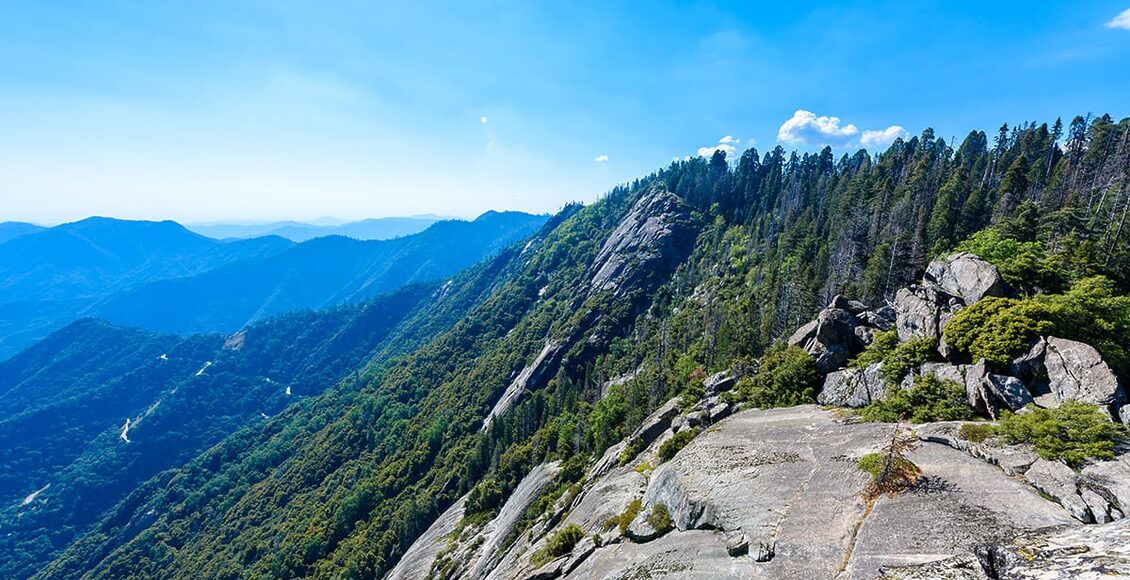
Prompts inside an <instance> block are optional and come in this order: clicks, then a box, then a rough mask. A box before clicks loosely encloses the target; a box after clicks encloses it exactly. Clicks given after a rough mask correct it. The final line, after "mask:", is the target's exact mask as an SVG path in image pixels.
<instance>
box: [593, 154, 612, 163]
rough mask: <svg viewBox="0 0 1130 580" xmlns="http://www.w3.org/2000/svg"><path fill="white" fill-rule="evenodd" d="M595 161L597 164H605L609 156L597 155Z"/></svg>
mask: <svg viewBox="0 0 1130 580" xmlns="http://www.w3.org/2000/svg"><path fill="white" fill-rule="evenodd" d="M593 161H595V162H597V163H604V162H605V161H608V156H607V155H597V156H596V159H593Z"/></svg>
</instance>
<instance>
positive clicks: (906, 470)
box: [858, 453, 922, 496]
mask: <svg viewBox="0 0 1130 580" xmlns="http://www.w3.org/2000/svg"><path fill="white" fill-rule="evenodd" d="M888 457H889V459H888ZM888 460H889V461H890V462H891V467H890V469H889V470H887V471H886V472H885V473H884V468H885V467H886V465H887V461H888ZM858 466H859V470H860V471H863V472H865V473H868V474H870V475H871V485H870V486H869V490H868V495H871V496H877V495H879V494H881V493H897V492H899V491H903V490H905V489H907V488H908V487H910V486H911V485H913V484H914V482H915V481H917V479H918V476H919V475H920V474H921V473H922V470H921V469H919V467H918V466H917V465H915V464H914V462H913V461H911V460H909V459H907V458H905V457H903V456H901V455H890V456H889V454H888V453H868V454H867V455H864V456H863V457H860V458H859V463H858Z"/></svg>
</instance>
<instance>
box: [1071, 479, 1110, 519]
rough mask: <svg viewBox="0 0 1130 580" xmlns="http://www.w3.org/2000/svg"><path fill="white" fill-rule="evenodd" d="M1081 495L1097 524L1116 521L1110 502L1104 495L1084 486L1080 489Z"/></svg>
mask: <svg viewBox="0 0 1130 580" xmlns="http://www.w3.org/2000/svg"><path fill="white" fill-rule="evenodd" d="M1079 497H1080V498H1082V499H1083V503H1085V504H1087V509H1089V510H1090V511H1091V516H1092V517H1094V518H1095V523H1096V524H1107V523H1110V522H1112V521H1114V519H1113V518H1111V517H1110V503H1108V502H1107V501H1106V499H1104V498H1103V496H1101V495H1099V494H1097V493H1095V492H1094V491H1093V490H1091V489H1087V488H1085V487H1084V488H1081V489H1080V490H1079Z"/></svg>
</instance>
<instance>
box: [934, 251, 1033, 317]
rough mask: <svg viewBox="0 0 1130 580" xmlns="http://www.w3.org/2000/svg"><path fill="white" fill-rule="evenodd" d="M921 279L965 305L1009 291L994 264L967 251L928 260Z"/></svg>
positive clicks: (1005, 294)
mask: <svg viewBox="0 0 1130 580" xmlns="http://www.w3.org/2000/svg"><path fill="white" fill-rule="evenodd" d="M922 282H923V284H924V285H927V286H932V287H934V288H936V289H938V290H940V291H942V292H945V293H946V294H949V295H950V296H955V297H957V298H960V299H961V300H962V301H963V302H964V304H965V305H966V306H968V305H970V304H973V303H974V302H977V301H978V300H980V299H981V298H984V297H985V296H1007V295H1008V294H1009V293H1010V292H1011V289H1010V288H1009V287H1008V284H1006V283H1005V281H1004V278H1003V277H1001V273H1000V271H999V270H997V267H996V266H994V265H992V264H990V263H989V262H986V261H985V260H982V259H981V258H980V257H978V256H976V255H974V254H970V253H969V252H959V253H957V254H954V255H952V256H949V257H948V258H944V259H941V260H934V261H932V262H930V264H929V265H928V266H926V273H925V274H924V275H923V277H922Z"/></svg>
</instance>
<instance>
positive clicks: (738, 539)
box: [726, 530, 749, 558]
mask: <svg viewBox="0 0 1130 580" xmlns="http://www.w3.org/2000/svg"><path fill="white" fill-rule="evenodd" d="M726 553H727V554H729V555H730V557H731V558H738V557H741V556H745V555H746V554H748V553H749V539H747V538H746V537H745V533H744V532H742V531H741V530H733V531H730V532H726Z"/></svg>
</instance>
